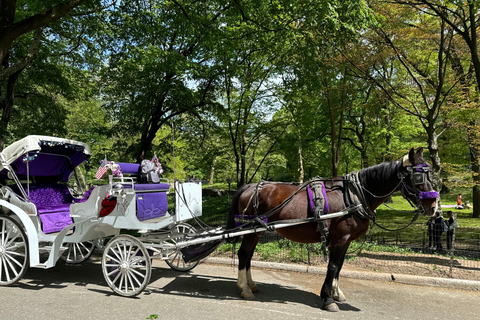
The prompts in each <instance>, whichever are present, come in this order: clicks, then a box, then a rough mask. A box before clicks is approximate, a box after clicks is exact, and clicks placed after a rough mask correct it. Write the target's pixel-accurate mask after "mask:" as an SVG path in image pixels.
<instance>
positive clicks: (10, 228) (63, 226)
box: [0, 136, 202, 296]
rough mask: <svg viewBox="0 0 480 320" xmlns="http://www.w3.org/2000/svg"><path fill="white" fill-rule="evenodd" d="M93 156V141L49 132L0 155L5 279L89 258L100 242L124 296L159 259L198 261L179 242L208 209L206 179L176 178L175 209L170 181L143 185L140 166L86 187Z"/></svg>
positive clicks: (0, 274)
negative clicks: (82, 168) (86, 167)
mask: <svg viewBox="0 0 480 320" xmlns="http://www.w3.org/2000/svg"><path fill="white" fill-rule="evenodd" d="M89 158H90V148H89V147H88V145H87V144H85V143H82V142H78V141H74V140H69V139H62V138H57V137H48V136H27V137H25V138H23V139H21V140H19V141H17V142H15V143H13V144H11V145H10V146H8V147H6V148H5V149H4V150H3V151H2V152H1V153H0V161H1V164H0V182H1V189H0V207H1V211H0V285H11V284H14V283H16V282H17V281H18V280H20V279H21V277H22V276H23V275H24V273H25V271H26V270H27V268H28V267H34V268H51V267H53V266H55V264H56V262H57V261H58V259H60V258H61V259H63V260H65V261H67V262H68V263H80V262H83V261H84V260H86V259H88V257H90V255H91V254H92V253H93V252H94V249H95V248H96V247H98V248H101V249H103V256H102V270H103V274H104V277H105V280H106V282H107V284H108V285H109V287H110V288H111V289H112V290H113V291H115V292H116V293H118V294H120V295H122V296H135V295H138V294H139V293H140V292H142V291H143V289H144V288H145V287H146V286H147V285H148V283H149V280H150V275H151V259H153V258H160V259H164V260H165V261H166V262H167V263H168V265H169V266H170V267H172V268H173V269H176V270H179V271H187V270H190V269H192V268H194V267H195V266H196V264H197V263H198V262H190V263H189V262H185V261H184V260H183V256H182V254H180V252H179V247H178V245H177V243H178V242H179V241H183V239H184V238H185V234H188V233H193V232H195V230H194V228H193V227H192V226H190V225H188V224H186V223H184V222H183V221H185V220H187V219H190V218H194V217H198V216H200V215H201V214H202V199H201V197H202V195H201V184H200V183H196V182H185V183H181V182H179V181H175V186H174V190H175V206H174V207H175V208H174V210H168V202H167V194H168V192H169V190H170V184H169V182H168V181H165V180H161V181H160V182H158V183H139V181H138V172H139V165H138V164H129V163H119V164H117V165H118V166H119V167H120V169H121V171H122V175H121V176H120V177H116V176H114V175H112V174H109V175H108V178H109V179H108V183H106V184H104V185H98V186H95V187H92V188H91V189H90V190H82V189H81V186H82V183H81V181H80V180H81V177H79V176H78V174H77V171H78V170H76V168H77V167H78V166H79V165H81V164H83V163H85V162H86V161H88V159H89ZM72 181H73V182H72ZM121 230H134V231H135V233H136V236H135V237H134V236H132V235H130V234H128V233H125V232H121ZM107 241H108V242H107Z"/></svg>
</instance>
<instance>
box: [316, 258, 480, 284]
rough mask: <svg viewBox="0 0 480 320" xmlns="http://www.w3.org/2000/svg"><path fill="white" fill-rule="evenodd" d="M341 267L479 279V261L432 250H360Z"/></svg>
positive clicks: (355, 269)
mask: <svg viewBox="0 0 480 320" xmlns="http://www.w3.org/2000/svg"><path fill="white" fill-rule="evenodd" d="M319 260H320V262H319V263H318V264H319V265H321V264H325V263H324V262H323V258H322V259H320V258H319ZM451 261H452V262H451ZM315 264H316V263H315ZM343 268H344V269H345V270H353V271H368V272H372V271H374V272H379V273H392V274H411V275H418V276H426V277H440V278H455V279H463V280H476V281H478V280H480V262H479V261H472V260H462V259H453V260H450V257H448V256H442V255H432V254H415V255H402V254H396V253H386V252H382V253H377V252H375V253H373V252H372V253H370V252H362V253H361V255H359V256H356V257H355V258H353V259H351V260H346V261H345V263H344V267H343Z"/></svg>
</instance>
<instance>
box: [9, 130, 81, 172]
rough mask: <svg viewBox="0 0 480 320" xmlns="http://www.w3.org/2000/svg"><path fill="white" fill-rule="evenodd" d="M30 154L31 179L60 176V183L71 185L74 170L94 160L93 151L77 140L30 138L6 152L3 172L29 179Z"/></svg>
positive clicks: (19, 141) (17, 142) (24, 139)
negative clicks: (86, 161) (69, 178)
mask: <svg viewBox="0 0 480 320" xmlns="http://www.w3.org/2000/svg"><path fill="white" fill-rule="evenodd" d="M27 154H28V156H29V157H30V159H29V161H30V162H29V173H30V175H32V176H59V178H60V180H62V181H67V180H68V177H69V175H70V173H71V172H72V171H73V169H74V168H75V167H76V166H78V165H79V164H81V163H83V162H84V161H85V160H87V159H88V158H89V157H90V148H89V146H88V145H87V144H86V143H83V142H79V141H75V140H70V139H64V138H58V137H49V136H38V135H30V136H27V137H25V138H23V139H21V140H18V141H16V142H14V143H12V144H11V145H9V146H8V147H6V148H5V149H3V151H2V152H1V153H0V172H2V173H4V171H6V170H10V169H12V170H14V171H15V173H16V174H18V175H26V174H27V169H26V168H27V165H26V163H25V161H24V158H25V155H27Z"/></svg>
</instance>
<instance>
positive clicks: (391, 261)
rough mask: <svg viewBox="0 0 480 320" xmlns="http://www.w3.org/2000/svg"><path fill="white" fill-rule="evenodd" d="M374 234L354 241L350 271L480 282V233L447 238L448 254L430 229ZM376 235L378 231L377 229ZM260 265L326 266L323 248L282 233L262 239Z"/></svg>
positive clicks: (349, 256) (256, 257)
mask: <svg viewBox="0 0 480 320" xmlns="http://www.w3.org/2000/svg"><path fill="white" fill-rule="evenodd" d="M418 229H419V228H416V229H415V231H412V230H409V231H404V232H402V231H399V232H388V231H378V230H377V231H374V232H372V233H371V234H369V235H368V236H365V237H363V238H361V239H358V240H357V241H354V242H353V243H352V244H351V245H350V248H349V251H348V252H347V256H346V258H345V263H344V268H345V269H353V270H356V271H368V272H372V271H373V272H381V273H392V274H399V273H401V274H413V275H421V276H431V277H445V278H456V279H465V280H480V230H474V231H468V232H465V231H462V230H461V229H457V231H456V232H455V233H454V236H453V243H452V246H451V247H450V249H447V243H446V234H445V233H444V234H443V235H442V236H441V238H440V241H441V244H442V249H440V248H435V247H434V246H433V245H432V244H434V239H431V238H430V239H429V233H428V230H427V229H426V227H425V230H422V229H421V228H420V230H418ZM374 230H375V229H374ZM231 254H232V252H225V249H224V251H222V250H217V252H215V253H214V255H224V256H225V255H226V256H231ZM254 260H267V261H275V262H282V263H300V264H308V265H318V266H321V265H324V266H325V267H326V262H325V259H324V256H323V251H322V250H321V245H320V244H298V243H294V242H291V241H289V240H286V239H284V238H283V237H281V236H280V235H279V234H277V233H276V232H267V233H265V234H263V235H262V237H261V239H260V245H259V246H258V247H257V250H256V253H255V255H254Z"/></svg>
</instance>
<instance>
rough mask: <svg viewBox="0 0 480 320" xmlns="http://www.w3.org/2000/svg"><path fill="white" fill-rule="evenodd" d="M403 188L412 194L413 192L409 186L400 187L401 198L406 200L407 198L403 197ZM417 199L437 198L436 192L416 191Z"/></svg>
mask: <svg viewBox="0 0 480 320" xmlns="http://www.w3.org/2000/svg"><path fill="white" fill-rule="evenodd" d="M405 188H407V189H408V191H410V192H412V193H413V192H414V191H413V188H412V187H410V186H409V185H402V189H401V191H402V197H403V198H405V199H406V198H407V197H406V196H405ZM418 197H419V198H420V199H436V198H438V192H437V191H435V190H432V191H420V190H419V191H418Z"/></svg>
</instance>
